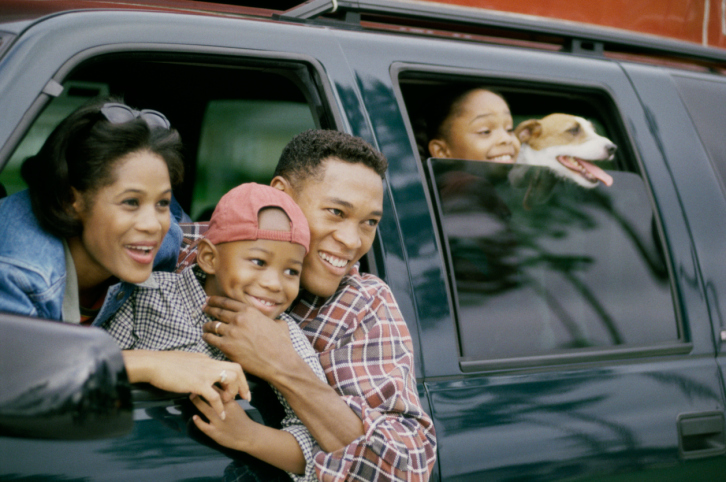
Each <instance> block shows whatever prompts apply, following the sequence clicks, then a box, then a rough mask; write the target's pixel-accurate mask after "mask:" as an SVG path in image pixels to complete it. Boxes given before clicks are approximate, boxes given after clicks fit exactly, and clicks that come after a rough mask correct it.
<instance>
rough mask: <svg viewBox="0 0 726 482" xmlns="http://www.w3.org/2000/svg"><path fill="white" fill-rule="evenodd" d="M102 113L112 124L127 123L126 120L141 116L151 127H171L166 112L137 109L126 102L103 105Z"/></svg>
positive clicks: (129, 120)
mask: <svg viewBox="0 0 726 482" xmlns="http://www.w3.org/2000/svg"><path fill="white" fill-rule="evenodd" d="M101 113H102V114H103V116H104V117H105V118H106V120H107V121H109V122H110V123H111V124H125V123H126V122H131V121H132V120H134V119H137V118H139V117H141V118H142V119H143V120H144V121H145V122H146V124H147V125H148V126H149V128H154V127H161V128H163V129H170V128H171V124H170V123H169V119H167V118H166V116H165V115H164V114H162V113H161V112H159V111H156V110H151V109H144V110H136V109H132V108H131V107H129V106H127V105H125V104H119V103H116V102H109V103H106V104H104V105H103V107H101Z"/></svg>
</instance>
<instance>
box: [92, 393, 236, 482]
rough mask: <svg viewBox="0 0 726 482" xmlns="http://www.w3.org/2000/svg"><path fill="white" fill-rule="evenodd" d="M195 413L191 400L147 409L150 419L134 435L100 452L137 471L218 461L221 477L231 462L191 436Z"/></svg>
mask: <svg viewBox="0 0 726 482" xmlns="http://www.w3.org/2000/svg"><path fill="white" fill-rule="evenodd" d="M192 410H193V408H192V406H191V402H189V401H188V400H183V401H179V402H178V404H168V405H165V406H160V407H152V408H148V409H146V410H145V411H144V412H145V414H146V415H147V416H148V417H150V418H149V419H145V420H139V419H137V420H135V422H134V430H133V432H132V433H131V434H130V435H128V436H126V437H121V438H117V439H113V440H111V441H110V443H109V445H108V446H107V447H104V448H103V449H101V450H99V451H100V452H103V453H108V454H111V455H113V456H114V457H115V458H117V459H119V460H122V461H126V462H129V463H132V464H133V465H134V466H135V467H137V468H147V469H150V468H156V467H162V466H165V465H167V464H184V465H187V464H195V463H201V462H204V463H205V464H207V465H206V466H207V467H209V465H208V464H209V463H210V462H212V461H213V462H218V464H219V469H218V471H217V472H216V473H215V474H208V475H214V476H216V477H217V479H219V478H221V476H222V472H223V470H224V467H225V466H226V465H227V463H229V459H228V458H227V457H226V456H224V455H223V454H221V453H220V452H218V451H216V450H213V449H211V448H209V447H206V446H204V445H202V444H200V443H198V442H196V441H195V440H193V439H192V438H190V437H189V436H188V434H187V424H188V423H190V421H189V417H190V413H191V411H192Z"/></svg>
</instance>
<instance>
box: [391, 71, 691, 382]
mask: <svg viewBox="0 0 726 482" xmlns="http://www.w3.org/2000/svg"><path fill="white" fill-rule="evenodd" d="M390 74H391V79H392V85H393V89H394V92H395V95H396V98H397V101H398V106H399V109H400V111H401V114H402V117H403V120H404V123H405V126H406V130H407V132H408V135H409V142H410V144H411V148H412V151H413V152H414V155H415V157H416V159H417V160H418V163H417V164H418V169H419V174H420V176H421V178H422V183H423V185H424V186H425V189H424V192H425V196H426V200H427V204H428V208H429V213H430V215H431V218H432V223H433V224H434V227H435V236H436V239H435V242H436V244H437V246H438V247H439V250H440V257H441V263H442V266H443V267H444V271H445V273H444V274H445V276H444V281H445V285H446V291H447V295H448V300H447V301H448V305H449V310H450V313H452V324H453V325H454V326H453V329H454V333H455V334H456V340H457V349H458V353H457V357H458V363H459V367H460V369H461V371H462V373H473V372H481V371H498V370H508V369H524V368H529V367H535V366H537V367H547V366H562V365H568V364H573V363H595V364H601V363H604V362H609V361H618V360H628V359H644V358H650V357H658V356H674V355H686V354H688V353H690V352H691V351H692V350H693V343H691V342H690V341H689V340H688V338H687V332H686V330H685V328H684V323H683V307H682V305H681V300H680V297H679V289H678V286H677V283H676V281H675V277H674V274H673V273H674V270H673V265H672V261H673V260H672V255H671V250H670V246H669V245H668V240H667V238H666V237H665V235H664V229H663V226H662V219H661V215H660V212H659V208H658V203H657V202H656V199H655V197H654V195H653V191H652V187H651V185H650V181H649V179H648V177H647V175H646V169H645V168H644V166H643V162H642V160H641V159H640V157H639V153H638V150H637V148H636V147H635V146H636V144H635V142H634V139H633V137H632V135H631V134H630V132H629V131H628V129H627V128H626V126H625V123H624V122H623V119H624V116H623V115H622V109H620V107H619V106H618V104H617V102H616V100H615V95H613V93H612V92H611V91H610V89H609V88H608V87H607V86H606V85H603V84H599V83H594V82H590V81H581V82H573V81H571V80H561V79H551V78H549V79H545V80H542V79H533V78H532V77H531V76H527V75H520V74H512V73H507V72H501V71H499V72H492V71H485V70H477V69H462V68H456V67H442V66H438V65H430V64H429V65H422V64H414V63H406V62H396V63H393V64H392V66H391V68H390ZM407 76H420V77H421V78H422V79H426V80H429V79H430V80H432V81H439V82H446V81H448V82H451V83H472V84H473V83H479V84H481V85H492V86H493V87H494V88H497V86H498V85H503V84H510V85H511V84H516V85H517V86H518V87H520V88H522V89H526V88H527V86H530V89H536V90H541V91H545V92H546V91H550V92H564V91H568V90H569V91H577V92H578V93H579V94H580V95H585V94H586V93H588V92H590V93H596V95H598V96H599V97H600V98H601V99H603V100H605V101H606V102H607V103H609V104H610V105H609V112H607V113H606V115H603V117H602V119H604V120H607V121H609V122H608V124H607V125H608V128H609V129H608V130H615V131H617V133H618V141H619V142H620V143H621V144H623V145H620V144H619V145H618V149H619V151H620V150H621V149H622V150H624V151H625V154H624V156H626V158H627V160H628V161H629V164H628V166H627V167H628V168H630V169H632V170H633V172H635V173H637V174H638V175H639V176H640V177H641V178H642V179H643V182H644V185H645V189H646V192H647V196H648V199H649V201H650V206H651V209H652V211H653V216H654V220H655V226H656V231H657V234H658V241H659V242H660V244H661V247H662V249H663V252H664V254H665V261H666V269H667V272H668V279H669V286H670V291H671V298H672V301H673V309H674V315H675V322H676V332H677V334H678V338H677V339H675V340H674V341H672V342H666V343H655V344H653V345H647V346H633V345H621V346H615V347H606V348H584V349H579V350H578V351H577V352H576V353H573V352H570V353H555V354H545V355H533V356H520V357H510V358H495V359H474V358H467V357H464V356H463V355H462V349H461V342H460V340H461V336H462V334H461V331H460V328H459V319H460V318H459V302H458V295H457V293H455V290H454V289H453V286H455V283H453V276H454V273H453V268H452V266H453V264H452V260H451V253H450V250H449V247H448V242H447V240H446V236H445V235H444V232H443V227H442V222H441V219H440V213H439V209H440V205H439V204H438V202H437V201H436V200H435V199H434V194H435V189H434V188H433V186H432V185H431V182H430V179H429V176H428V175H427V173H426V172H425V171H426V166H425V161H426V160H425V159H421V156H420V154H419V150H418V145H417V142H416V138H415V131H414V128H413V125H412V122H411V115H410V113H409V110H408V108H407V106H406V102H405V97H404V94H403V89H402V88H401V83H405V81H406V80H407V79H406V77H407ZM505 95H506V94H505Z"/></svg>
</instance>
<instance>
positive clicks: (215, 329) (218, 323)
mask: <svg viewBox="0 0 726 482" xmlns="http://www.w3.org/2000/svg"><path fill="white" fill-rule="evenodd" d="M221 324H222V322H221V321H218V322H217V324H216V325H214V334H215V335H217V336H219V331H217V330H218V329H219V325H221Z"/></svg>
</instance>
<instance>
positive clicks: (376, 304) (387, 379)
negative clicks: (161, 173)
mask: <svg viewBox="0 0 726 482" xmlns="http://www.w3.org/2000/svg"><path fill="white" fill-rule="evenodd" d="M180 226H181V228H182V231H184V241H183V243H182V248H181V251H180V253H179V262H178V264H177V272H178V271H179V270H180V269H183V268H185V267H186V266H190V265H191V264H193V263H194V262H195V259H196V246H197V244H198V243H199V240H200V239H201V238H202V237H203V235H204V232H205V231H206V230H207V228H208V224H206V223H187V224H180ZM300 293H301V294H300V296H299V297H298V300H297V301H296V302H295V303H293V305H292V307H291V308H290V309H289V310H288V312H289V313H290V315H291V316H292V317H293V318H294V319H295V321H297V323H298V324H299V326H300V328H301V329H302V331H303V333H304V334H305V335H306V336H307V337H308V339H309V340H310V343H312V345H313V348H314V349H315V351H316V352H317V353H318V356H319V359H320V364H321V365H322V366H323V370H324V371H325V376H326V379H327V382H328V384H329V385H330V386H332V387H333V388H334V389H335V391H336V392H337V393H338V394H339V395H341V397H342V398H343V400H344V401H345V402H346V403H347V404H348V406H349V407H350V408H351V409H352V410H353V411H354V412H355V413H356V414H357V415H358V416H359V417H360V419H361V420H362V421H363V426H364V429H365V434H364V435H363V436H362V437H360V438H359V439H357V440H354V441H353V442H352V443H351V444H349V445H348V446H346V447H343V448H342V449H340V450H338V451H336V452H331V453H326V452H323V451H322V450H320V449H319V447H318V446H316V448H317V450H318V452H317V453H316V454H315V456H314V458H315V468H316V470H317V473H318V478H319V479H320V480H321V481H324V482H328V481H335V482H338V481H344V480H349V481H389V480H390V481H394V480H395V481H398V480H405V481H413V482H423V481H426V480H428V479H429V476H430V475H431V470H432V469H433V466H434V463H435V461H436V435H435V433H434V426H433V422H432V421H431V418H430V417H429V416H428V414H426V412H424V410H423V408H422V407H421V402H420V400H419V397H418V391H417V389H416V379H415V372H414V367H413V342H412V341H411V335H410V333H409V331H408V326H407V325H406V322H405V321H404V319H403V316H402V315H401V312H400V310H399V308H398V304H397V303H396V300H395V299H394V297H393V293H391V289H390V288H389V287H388V285H387V284H386V283H384V282H383V281H382V280H381V279H379V278H377V277H376V276H373V275H370V274H363V275H361V274H360V273H359V271H358V266H355V267H354V268H353V269H352V270H351V272H350V273H349V274H348V275H346V276H345V277H344V278H343V280H342V281H341V283H340V286H339V287H338V290H337V291H336V292H335V294H334V295H333V296H331V297H330V298H327V299H325V298H320V297H316V296H314V295H312V294H310V293H307V292H305V291H304V290H300Z"/></svg>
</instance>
